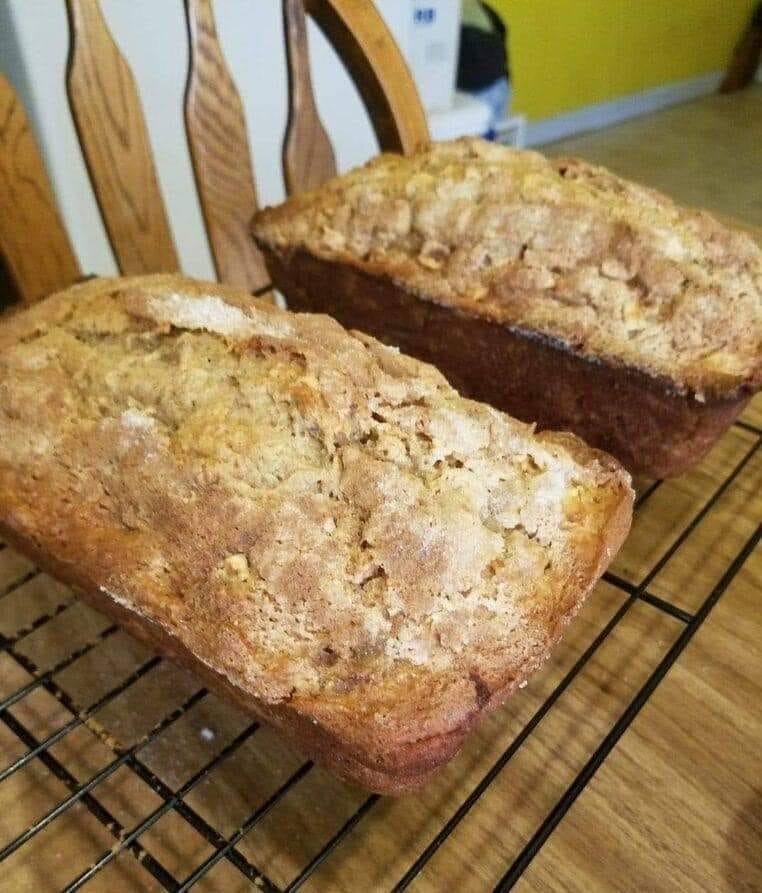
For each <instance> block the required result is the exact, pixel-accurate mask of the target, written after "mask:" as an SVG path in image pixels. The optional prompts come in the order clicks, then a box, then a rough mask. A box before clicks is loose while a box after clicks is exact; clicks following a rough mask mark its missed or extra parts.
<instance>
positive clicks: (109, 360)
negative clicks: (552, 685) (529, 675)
mask: <svg viewBox="0 0 762 893" xmlns="http://www.w3.org/2000/svg"><path fill="white" fill-rule="evenodd" d="M9 493H11V494H12V504H11V507H10V508H9V506H8V503H7V501H6V502H4V500H8V499H9V498H10V497H9V496H8V494H9ZM629 493H630V489H629V478H628V476H627V475H626V474H625V473H624V472H623V471H622V470H621V469H620V468H619V467H618V466H617V465H616V464H615V463H613V461H610V460H608V457H604V456H603V454H598V453H594V452H593V451H591V450H588V449H587V448H586V447H584V446H583V445H582V444H581V443H580V442H579V441H577V440H575V439H573V438H570V437H569V438H567V437H564V436H554V435H536V434H535V433H534V432H533V430H532V428H531V427H530V426H527V425H523V424H521V423H519V422H516V421H514V420H512V419H510V418H508V417H506V416H504V415H502V414H501V413H498V412H497V411H495V410H493V409H491V408H489V407H487V406H484V405H482V404H478V403H474V402H472V401H468V400H465V399H462V398H461V397H459V396H458V394H457V393H456V392H455V391H454V390H453V389H452V388H451V387H449V385H448V384H447V383H446V382H445V380H444V378H443V377H442V376H441V375H440V374H439V373H438V372H437V371H436V370H435V369H434V368H433V367H431V366H427V365H425V364H423V363H419V362H418V361H416V360H413V359H411V358H408V357H406V356H403V355H401V354H399V353H398V352H396V351H395V350H394V349H392V348H388V347H384V346H383V345H381V344H379V343H378V342H376V341H375V340H373V339H372V338H369V337H366V336H363V335H360V334H356V333H355V334H353V333H349V332H346V331H345V330H344V329H342V328H341V326H339V325H338V323H336V322H334V321H333V320H331V319H330V318H328V317H321V316H312V315H307V314H304V315H293V314H289V313H286V312H283V311H279V310H277V309H275V308H273V307H271V306H270V305H267V304H264V303H260V302H257V301H254V300H252V299H250V298H248V296H246V295H245V293H243V292H241V291H238V290H235V289H230V288H225V287H223V286H217V285H213V284H207V283H194V282H192V281H191V280H184V279H182V278H181V277H178V276H152V277H143V278H135V279H128V280H99V281H96V282H93V283H88V284H85V285H82V286H78V287H76V288H74V289H71V290H69V291H68V292H63V293H61V294H59V295H57V296H53V297H52V298H50V299H48V300H47V301H45V302H43V303H42V304H40V305H37V306H35V307H33V308H31V309H29V310H27V311H24V312H22V313H19V314H17V315H16V316H14V317H12V318H10V319H8V320H6V321H5V322H4V323H3V325H0V510H2V512H3V513H4V516H5V518H6V520H7V518H8V517H9V513H10V514H12V515H13V517H14V518H15V521H14V523H16V524H20V525H21V527H22V528H23V529H26V530H28V531H31V534H30V535H31V536H32V537H33V538H36V539H37V540H39V541H43V542H46V543H47V548H49V549H50V550H51V552H53V553H56V552H58V553H60V554H61V555H73V556H74V558H73V559H72V560H76V561H78V562H79V561H81V562H82V564H83V566H84V567H85V568H86V569H87V570H88V572H89V573H90V574H91V576H92V577H93V578H94V579H95V580H96V581H97V584H98V585H99V586H100V588H101V590H102V591H103V592H107V593H110V594H111V595H112V597H113V598H115V599H117V600H118V601H120V602H121V603H123V604H126V605H128V606H130V607H131V608H132V609H133V610H136V611H138V612H140V613H143V614H145V615H147V616H149V617H151V618H154V619H156V620H158V621H159V622H160V623H162V624H163V625H165V626H166V627H168V628H169V629H170V630H171V631H172V632H173V634H175V635H177V636H179V637H180V638H181V639H182V641H183V642H184V643H185V644H186V645H188V647H190V648H191V650H192V651H193V652H194V653H195V654H197V655H198V657H199V659H201V660H204V661H206V662H207V663H208V664H210V666H214V667H215V668H216V669H218V670H220V671H222V672H224V673H226V674H227V675H228V676H229V677H230V678H231V679H233V680H234V681H235V682H236V683H237V684H239V685H241V686H243V687H244V688H245V689H246V690H248V691H250V692H253V693H255V694H256V695H257V696H258V697H261V698H263V699H265V700H269V701H280V700H284V699H288V698H290V697H293V696H300V697H312V696H314V695H316V694H317V693H319V692H323V691H326V690H330V691H332V692H334V693H339V694H341V693H343V692H351V691H352V690H353V689H356V688H357V687H358V686H362V685H364V684H367V683H368V682H369V681H371V680H381V681H383V680H389V679H390V678H392V677H395V674H396V675H399V674H404V673H410V672H419V671H425V672H426V673H428V674H435V675H436V674H442V673H445V674H447V673H450V674H455V675H454V678H459V679H466V680H468V679H469V678H470V677H471V674H472V673H473V672H475V669H474V668H477V669H479V668H481V671H483V672H486V670H485V669H484V668H489V667H492V668H495V667H498V668H499V667H501V666H503V667H504V666H505V662H506V655H511V659H516V657H517V655H518V656H519V657H520V655H521V654H522V649H524V651H526V650H527V649H531V647H532V644H533V640H532V638H531V637H532V635H535V636H536V635H537V627H536V625H537V624H541V623H542V622H546V623H549V624H553V623H556V622H558V618H559V614H563V612H564V610H565V608H564V605H565V602H564V599H565V598H568V597H569V593H570V592H572V591H575V586H576V587H577V591H578V589H579V586H580V582H579V579H578V575H579V573H580V569H579V567H578V565H577V563H576V562H577V558H578V556H579V555H585V556H587V560H588V561H589V560H591V559H590V556H591V555H594V553H595V550H596V548H600V541H601V535H602V534H601V531H602V528H603V527H604V526H605V524H606V522H607V518H608V516H609V514H610V513H611V511H612V506H615V505H618V504H620V503H621V501H622V500H623V499H626V498H627V496H628V494H629ZM73 531H76V533H75V532H73ZM77 550H79V551H77ZM542 618H547V620H545V621H543V620H542ZM532 623H534V624H535V627H532ZM530 628H532V629H534V632H530V631H529V630H530ZM546 632H547V631H546ZM469 685H470V683H469Z"/></svg>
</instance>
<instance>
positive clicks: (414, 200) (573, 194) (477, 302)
mask: <svg viewBox="0 0 762 893" xmlns="http://www.w3.org/2000/svg"><path fill="white" fill-rule="evenodd" d="M254 234H255V237H256V238H257V240H258V241H259V242H260V243H261V244H262V245H265V246H267V247H269V248H271V249H273V250H277V251H279V252H288V251H293V250H295V249H299V248H302V249H305V250H308V251H309V252H311V253H312V254H314V255H316V256H318V257H322V258H328V259H332V260H343V261H346V262H348V263H351V264H354V265H357V266H360V267H361V268H362V269H364V270H366V271H369V272H372V273H375V274H378V275H384V276H388V277H389V278H391V279H392V280H394V281H395V282H397V283H398V284H400V285H402V286H404V287H406V288H407V289H409V290H410V291H413V292H414V293H416V294H418V295H419V297H421V298H423V299H426V300H430V301H435V302H437V303H441V304H444V305H446V306H450V307H454V308H459V309H462V310H463V311H465V312H468V313H473V314H476V315H478V316H480V317H484V318H487V319H490V320H494V321H495V322H498V323H504V324H508V325H515V326H518V327H520V328H523V329H526V330H529V331H530V332H536V333H542V334H543V335H546V336H550V337H552V338H554V339H560V340H561V341H562V342H564V343H565V344H566V345H568V346H569V347H570V348H571V349H573V350H575V351H578V352H581V353H582V354H584V355H588V356H592V357H596V358H600V359H604V360H608V361H612V362H615V363H618V364H625V365H627V366H632V367H635V368H638V369H640V370H643V371H646V372H648V373H650V374H653V375H656V376H660V377H663V378H666V379H667V380H668V381H670V382H672V384H673V385H674V386H675V387H676V388H677V389H679V390H686V389H689V390H692V391H695V392H697V393H698V396H699V399H701V398H702V397H703V396H704V395H705V394H707V393H711V394H727V393H729V392H731V391H733V390H736V389H738V388H742V389H746V390H749V391H751V390H756V389H757V388H759V386H760V384H762V251H761V250H760V248H759V246H758V245H757V244H756V243H755V242H754V241H753V240H752V239H751V237H750V236H748V235H747V234H745V233H743V232H740V231H733V230H731V229H728V228H727V227H725V226H723V225H721V224H720V223H719V222H717V221H716V220H715V219H714V218H712V217H711V216H710V215H709V214H707V213H705V212H700V211H692V210H686V209H683V208H680V207H678V206H677V205H676V204H675V203H674V202H673V201H671V200H670V199H668V198H667V197H666V196H664V195H661V194H660V193H658V192H656V191H654V190H652V189H648V188H646V187H643V186H639V185H637V184H635V183H632V182H629V181H627V180H624V179H622V178H620V177H617V176H615V175H614V174H612V173H610V172H609V171H607V170H606V169H604V168H602V167H596V166H593V165H591V164H588V163H586V162H583V161H580V160H577V159H571V158H557V159H547V158H545V157H544V156H542V155H540V154H539V153H537V152H532V151H526V150H518V149H512V148H509V147H505V146H499V145H495V144H492V143H488V142H485V141H482V140H478V139H471V138H467V139H461V140H456V141H454V142H446V143H439V144H435V145H434V146H432V147H431V148H430V149H428V150H426V151H423V152H420V153H419V154H417V155H414V156H410V157H402V156H399V155H391V154H387V155H382V156H379V157H378V158H376V159H374V160H373V161H371V162H370V163H368V164H367V165H366V166H365V167H362V168H359V169H357V170H354V171H351V172H350V173H348V174H346V175H344V176H342V177H339V178H336V179H334V180H332V181H331V182H329V183H327V184H326V185H325V186H323V187H322V188H321V189H319V190H317V191H314V192H311V193H306V194H303V195H299V196H296V197H295V198H292V199H290V200H289V201H288V202H286V203H285V204H284V205H281V206H279V207H277V208H271V209H266V210H265V211H263V212H260V214H259V215H258V216H257V217H255V221H254Z"/></svg>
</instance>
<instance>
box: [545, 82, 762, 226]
mask: <svg viewBox="0 0 762 893" xmlns="http://www.w3.org/2000/svg"><path fill="white" fill-rule="evenodd" d="M542 151H543V152H546V153H548V154H551V155H578V156H580V157H582V158H585V159H587V160H588V161H593V162H595V163H597V164H603V165H605V166H606V167H609V168H611V169H612V170H613V171H615V172H616V173H618V174H621V175H622V176H625V177H629V178H630V179H633V180H638V181H640V182H642V183H646V184H647V185H649V186H654V187H656V188H657V189H661V190H663V191H664V192H666V193H667V194H669V195H671V196H672V197H673V198H675V199H677V200H678V201H679V202H681V203H683V204H687V205H694V206H698V207H704V208H709V209H711V210H715V211H720V212H721V213H723V214H727V215H729V216H732V217H738V218H739V219H741V220H743V221H745V222H747V223H750V224H752V225H754V226H759V227H762V85H755V86H753V87H751V88H749V89H748V90H744V91H742V92H740V93H733V94H731V95H729V96H719V95H718V96H707V97H705V98H703V99H698V100H696V101H695V102H689V103H685V104H684V105H678V106H674V107H673V108H669V109H665V110H664V111H661V112H657V113H655V114H653V115H644V116H643V117H642V118H635V119H633V120H632V121H626V122H625V123H624V124H617V125H615V126H614V127H609V128H607V129H606V130H598V131H594V132H592V133H587V134H582V135H580V136H575V137H571V138H570V139H566V140H561V141H560V142H557V143H550V144H548V145H547V146H543V147H542Z"/></svg>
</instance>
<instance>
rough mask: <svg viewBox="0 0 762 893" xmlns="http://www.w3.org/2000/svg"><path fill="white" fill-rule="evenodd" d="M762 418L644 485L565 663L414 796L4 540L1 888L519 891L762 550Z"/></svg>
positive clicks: (563, 652)
mask: <svg viewBox="0 0 762 893" xmlns="http://www.w3.org/2000/svg"><path fill="white" fill-rule="evenodd" d="M759 415H760V414H759V411H758V410H757V412H756V415H750V416H747V417H746V418H747V419H751V421H743V420H742V421H739V422H737V423H736V424H735V425H734V426H733V427H732V428H731V429H730V430H729V432H728V433H727V434H726V435H725V437H724V438H723V440H722V441H721V442H720V444H718V446H717V447H715V449H714V450H713V451H712V452H711V453H710V455H709V456H708V457H707V458H706V459H705V460H704V462H702V463H701V465H700V466H699V467H698V468H697V469H695V470H693V471H692V472H690V473H689V474H687V475H685V476H683V477H682V478H678V479H676V480H674V481H668V482H664V483H662V482H659V481H654V482H644V481H639V482H638V489H639V498H638V502H637V507H636V517H635V523H634V526H633V533H632V535H631V537H630V540H629V541H628V543H627V545H626V546H625V548H624V550H623V552H622V553H621V555H620V556H619V558H618V559H617V561H616V562H615V564H614V566H613V569H612V570H611V572H609V573H607V574H606V575H605V577H604V581H603V582H602V583H601V584H600V585H599V587H598V590H597V591H596V593H595V594H594V595H593V596H591V599H590V601H589V604H588V606H586V608H585V610H584V611H583V613H582V614H581V615H580V618H578V620H577V621H576V622H575V623H574V624H573V625H572V627H571V628H570V630H569V633H568V634H567V637H566V640H565V642H564V643H563V644H562V645H561V646H560V647H559V649H558V653H557V654H556V655H554V656H553V658H552V659H551V662H550V664H549V665H548V667H546V669H545V670H544V671H543V672H542V673H540V674H538V677H537V678H536V679H535V680H532V682H531V683H530V685H529V687H528V688H527V689H526V690H525V691H523V692H520V693H518V694H517V695H516V696H515V697H514V698H513V699H511V701H509V703H508V704H507V705H506V706H505V707H504V708H503V709H501V710H500V711H497V713H496V714H494V715H493V716H492V717H490V718H488V719H487V721H486V722H485V723H484V724H483V726H482V727H481V728H480V729H479V730H478V731H477V732H476V733H475V734H474V736H473V737H472V739H471V740H470V741H469V742H467V744H466V746H465V747H464V750H463V752H462V753H461V754H460V755H459V756H458V757H457V758H456V759H455V760H454V761H453V763H452V764H450V766H448V767H447V768H446V769H445V770H444V771H443V772H442V774H441V776H439V777H438V778H437V779H435V780H434V781H433V782H431V784H430V785H429V786H427V787H426V788H425V789H424V791H422V792H421V793H420V794H418V795H412V796H409V797H405V798H402V799H400V800H392V799H388V798H381V797H379V796H376V795H372V796H368V795H366V794H363V793H362V792H361V791H359V790H357V789H354V788H351V787H350V786H348V785H345V784H343V783H342V782H340V781H337V780H335V779H333V778H332V777H331V776H330V775H328V774H327V773H325V772H323V771H322V770H321V769H319V768H318V767H315V766H313V765H312V763H310V762H304V761H303V760H301V759H300V758H299V755H298V754H297V753H296V752H294V751H292V750H291V749H290V748H289V747H288V746H287V745H286V744H285V743H283V742H282V741H280V740H279V739H278V737H277V735H275V734H274V733H273V732H271V731H270V730H268V729H266V728H260V727H259V726H258V725H257V723H252V722H251V721H250V720H247V719H246V718H245V717H243V716H242V715H241V714H239V713H238V712H236V711H235V710H234V709H233V708H230V707H228V706H226V705H225V704H223V703H222V702H220V701H218V700H217V699H216V698H215V697H214V696H213V695H211V694H208V693H207V692H206V691H205V690H204V689H202V688H198V686H197V684H196V683H194V681H193V680H192V679H191V677H189V676H187V675H186V674H184V673H182V672H181V671H180V670H177V669H175V668H174V667H172V666H171V665H169V664H168V663H167V662H165V661H163V660H162V659H161V658H159V657H157V656H156V655H153V654H151V653H149V652H147V651H146V650H145V649H144V648H143V647H142V646H140V645H138V644H137V643H135V642H134V641H133V640H131V639H130V638H129V637H128V636H126V635H125V634H124V633H122V632H121V631H120V630H119V629H118V628H117V627H116V626H114V625H111V624H110V623H108V622H107V621H106V620H105V619H104V618H103V617H101V615H99V614H97V613H96V612H94V611H91V610H90V609H89V608H87V607H85V606H84V605H82V604H81V603H79V602H77V601H76V600H75V599H74V598H73V597H72V595H71V594H70V593H69V592H68V590H66V589H65V588H64V587H62V586H61V585H60V584H58V583H56V582H55V581H53V580H51V579H50V578H48V577H46V576H45V575H44V574H41V573H40V572H39V571H37V570H36V569H35V568H34V567H32V566H31V565H30V564H29V563H28V562H27V561H26V560H25V559H23V558H21V557H20V556H18V555H16V554H15V553H14V552H13V551H12V550H11V548H10V547H8V546H6V545H4V544H0V733H2V734H0V754H2V755H3V756H2V759H1V760H0V762H1V765H0V863H2V865H0V888H4V889H13V890H26V889H29V890H35V891H42V890H67V891H73V890H78V889H80V888H82V887H85V886H87V888H88V890H90V889H92V890H95V889H104V890H116V891H119V890H141V891H142V890H147V889H148V890H153V889H157V890H161V889H164V890H176V891H181V890H187V889H189V888H191V887H193V888H194V889H197V890H219V889H225V890H238V889H241V890H247V889H262V890H268V891H280V890H288V891H293V890H297V889H300V888H303V887H304V888H305V889H313V890H334V889H336V890H388V889H393V890H396V891H401V890H405V889H407V888H408V887H410V886H411V885H414V886H415V889H416V890H418V889H421V890H441V889H459V890H469V889H473V890H482V889H498V890H506V889H509V888H510V887H511V886H513V884H514V883H515V882H516V881H517V880H518V879H519V877H520V876H521V875H522V873H523V872H524V870H525V869H526V868H527V866H528V865H529V864H530V863H531V862H532V860H533V859H534V858H535V857H537V856H538V854H539V853H540V851H541V848H542V847H543V844H544V843H545V842H546V840H547V839H548V837H549V835H550V834H551V833H552V832H553V830H554V829H555V828H556V826H557V825H558V824H559V823H560V822H561V821H562V820H563V819H564V817H565V816H566V814H567V812H568V811H569V809H570V807H571V806H572V804H573V803H574V802H575V800H576V799H577V797H579V796H580V794H581V793H582V792H583V791H584V789H585V786H586V785H587V783H588V782H589V781H590V779H591V778H592V777H593V776H594V774H595V773H596V771H597V770H598V769H599V767H600V766H601V765H602V763H603V762H604V761H605V760H606V758H607V756H608V755H609V753H610V752H611V751H612V749H613V748H614V747H615V746H616V744H617V742H618V741H619V739H620V738H621V736H622V735H624V734H625V733H626V732H627V729H628V727H629V726H630V724H631V723H632V721H633V720H634V718H635V717H636V716H637V714H638V713H639V711H640V710H641V708H642V707H643V706H644V704H645V703H646V702H647V700H648V698H649V697H650V695H651V694H652V693H653V691H654V690H655V689H656V687H657V686H658V685H659V683H660V682H661V680H662V679H663V678H664V676H665V674H666V673H667V672H668V671H669V669H670V667H671V666H672V664H673V663H674V662H675V661H676V660H678V659H679V658H680V655H681V653H682V651H683V649H684V648H685V646H686V645H687V644H688V642H689V641H690V639H691V638H692V637H693V635H694V634H695V633H696V631H697V630H698V629H699V627H700V626H701V625H702V624H703V623H704V621H705V620H706V618H707V616H708V614H709V612H710V611H711V609H712V607H713V606H714V605H715V603H716V602H717V600H718V599H720V598H721V596H722V594H723V592H725V590H726V589H727V588H728V586H729V585H730V584H731V582H732V581H733V579H734V578H735V576H736V575H737V573H738V572H739V570H740V569H741V568H742V566H743V565H744V564H745V562H747V560H748V559H749V556H750V555H751V553H752V551H753V550H754V549H755V547H756V546H757V544H758V542H759V539H760V525H759V523H758V522H759V517H758V505H757V506H756V507H755V506H754V500H753V497H754V494H755V492H756V488H757V487H758V481H759V464H760V463H759V459H760V449H759V448H760V443H761V442H762V430H761V429H760V427H759V425H758V418H759ZM755 469H756V475H757V476H756V477H754V476H753V472H754V471H755ZM755 512H756V513H757V517H756V518H755V517H754V513H755ZM750 516H751V517H750ZM710 544H711V545H710ZM5 884H9V885H10V886H8V887H4V885H5Z"/></svg>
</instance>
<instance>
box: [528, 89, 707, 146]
mask: <svg viewBox="0 0 762 893" xmlns="http://www.w3.org/2000/svg"><path fill="white" fill-rule="evenodd" d="M722 77H723V73H722V72H721V71H716V72H712V73H710V74H702V75H700V76H699V77H695V78H689V79H688V80H685V81H675V82H674V83H672V84H664V85H662V86H661V87H654V88H653V89H652V90H644V91H643V92H642V93H632V94H630V95H629V96H622V97H621V98H620V99H612V100H610V101H609V102H601V103H598V104H597V105H588V106H585V107H584V108H581V109H576V110H575V111H573V112H567V113H565V114H563V115H555V116H554V117H552V118H545V119H544V120H542V121H530V122H529V123H528V124H527V130H526V141H527V145H528V146H537V145H540V144H541V143H550V142H552V141H553V140H559V139H562V138H563V137H566V136H571V135H572V134H575V133H583V132H584V131H586V130H598V129H600V128H601V127H608V126H609V125H611V124H616V123H617V122H619V121H625V120H627V118H635V117H637V116H638V115H645V114H647V113H648V112H655V111H657V110H658V109H663V108H666V107H667V106H669V105H676V104H677V103H679V102H687V101H688V100H690V99H696V98H697V97H699V96H706V95H708V94H709V93H714V92H715V91H716V90H717V88H718V87H719V85H720V81H721V80H722Z"/></svg>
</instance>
